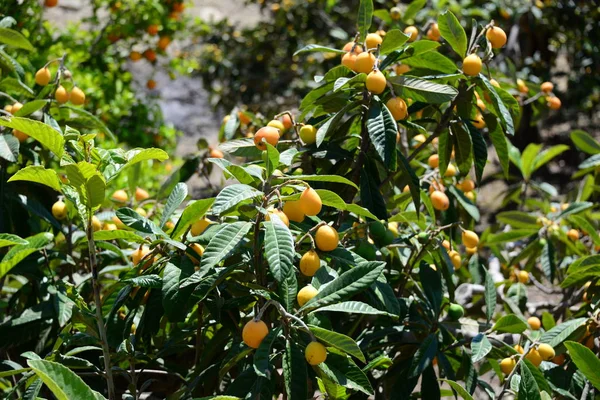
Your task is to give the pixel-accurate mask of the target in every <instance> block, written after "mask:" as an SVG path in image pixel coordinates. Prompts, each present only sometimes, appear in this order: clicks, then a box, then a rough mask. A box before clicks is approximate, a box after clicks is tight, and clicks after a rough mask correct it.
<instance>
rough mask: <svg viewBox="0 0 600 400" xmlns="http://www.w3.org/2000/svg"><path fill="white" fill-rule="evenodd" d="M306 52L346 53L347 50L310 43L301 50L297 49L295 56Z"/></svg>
mask: <svg viewBox="0 0 600 400" xmlns="http://www.w3.org/2000/svg"><path fill="white" fill-rule="evenodd" d="M305 53H334V54H345V53H346V52H345V51H344V50H338V49H333V48H331V47H326V46H321V45H318V44H309V45H306V46H304V47H303V48H301V49H299V50H296V52H295V53H294V56H297V55H298V54H305Z"/></svg>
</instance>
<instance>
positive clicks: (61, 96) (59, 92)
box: [54, 85, 69, 104]
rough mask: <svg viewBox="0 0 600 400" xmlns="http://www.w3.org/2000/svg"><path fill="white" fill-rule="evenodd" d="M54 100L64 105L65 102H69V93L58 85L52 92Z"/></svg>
mask: <svg viewBox="0 0 600 400" xmlns="http://www.w3.org/2000/svg"><path fill="white" fill-rule="evenodd" d="M54 98H55V99H56V101H58V102H59V103H60V104H65V103H66V102H67V101H69V92H67V89H65V88H64V86H63V85H60V86H59V87H57V88H56V91H55V92H54Z"/></svg>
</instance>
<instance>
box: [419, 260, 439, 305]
mask: <svg viewBox="0 0 600 400" xmlns="http://www.w3.org/2000/svg"><path fill="white" fill-rule="evenodd" d="M419 280H420V281H421V285H423V292H424V293H425V297H426V298H427V300H428V301H429V303H430V304H431V308H432V310H431V311H433V312H434V313H435V315H439V314H440V308H441V305H442V300H443V297H444V294H443V291H442V274H441V271H438V270H437V269H435V270H434V269H433V268H430V267H429V264H428V263H427V262H425V261H423V260H421V263H420V265H419Z"/></svg>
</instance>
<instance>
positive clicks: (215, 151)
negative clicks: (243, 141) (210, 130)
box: [208, 149, 224, 158]
mask: <svg viewBox="0 0 600 400" xmlns="http://www.w3.org/2000/svg"><path fill="white" fill-rule="evenodd" d="M208 156H209V157H210V158H223V157H224V154H223V152H222V151H221V150H219V149H210V152H209V153H208Z"/></svg>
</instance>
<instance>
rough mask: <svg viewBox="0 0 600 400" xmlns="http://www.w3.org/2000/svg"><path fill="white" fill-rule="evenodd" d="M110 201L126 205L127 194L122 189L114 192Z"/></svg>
mask: <svg viewBox="0 0 600 400" xmlns="http://www.w3.org/2000/svg"><path fill="white" fill-rule="evenodd" d="M111 198H112V200H113V201H116V202H117V203H126V202H127V200H129V196H127V192H125V191H124V190H123V189H119V190H116V191H115V192H114V193H113V195H112V197H111Z"/></svg>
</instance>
